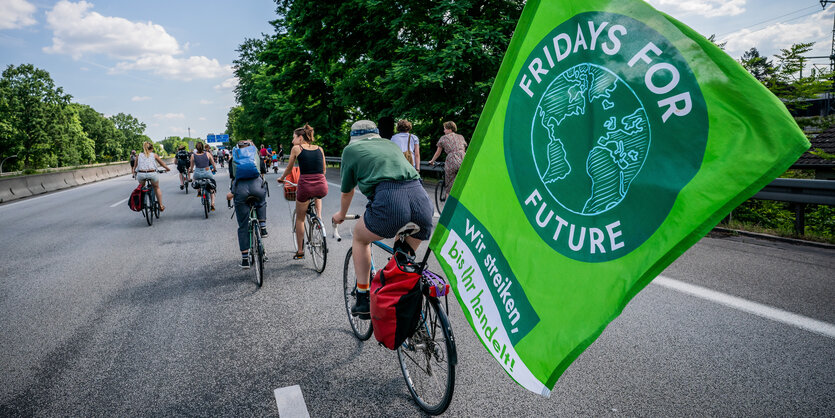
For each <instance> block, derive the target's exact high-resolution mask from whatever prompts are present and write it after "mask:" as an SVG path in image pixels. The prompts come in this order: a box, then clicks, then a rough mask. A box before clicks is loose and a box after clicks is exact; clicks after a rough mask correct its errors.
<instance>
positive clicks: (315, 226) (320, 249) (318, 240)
mask: <svg viewBox="0 0 835 418" xmlns="http://www.w3.org/2000/svg"><path fill="white" fill-rule="evenodd" d="M307 219H308V220H309V221H310V222H308V224H307V231H306V232H307V246H308V247H309V249H310V257H311V258H312V259H313V267H314V268H315V269H316V272H317V273H321V272H323V271H325V265H326V264H327V263H328V245H327V243H326V242H325V228H324V227H323V226H322V221H321V220H320V219H319V218H307Z"/></svg>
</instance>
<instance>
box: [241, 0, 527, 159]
mask: <svg viewBox="0 0 835 418" xmlns="http://www.w3.org/2000/svg"><path fill="white" fill-rule="evenodd" d="M277 5H278V7H277V14H278V18H277V19H276V20H274V21H273V22H272V25H273V26H274V28H275V32H274V33H273V34H271V35H265V36H264V37H263V38H261V39H247V40H246V41H245V42H244V43H242V44H241V46H240V47H239V48H238V54H239V56H238V59H237V60H236V61H235V71H236V75H237V77H238V79H239V84H238V87H237V89H236V98H237V100H238V103H239V105H240V106H239V107H236V108H233V109H231V110H230V112H229V120H228V122H227V132H228V133H229V134H230V136H231V137H233V138H235V140H238V139H241V138H250V139H255V140H256V142H257V141H258V140H259V139H264V140H266V142H269V143H272V144H275V142H277V141H280V142H282V143H284V145H285V146H286V145H288V144H289V141H290V139H291V136H290V133H291V131H292V129H294V128H297V127H299V126H301V125H302V124H304V123H309V124H310V125H311V126H313V127H314V128H315V129H316V135H317V137H318V138H319V139H320V141H321V142H322V144H323V146H324V147H325V149H326V152H328V153H329V154H338V153H339V152H340V151H341V149H342V147H343V146H344V144H345V143H347V141H348V128H349V126H350V124H351V122H353V121H354V120H357V119H371V120H375V121H379V120H381V119H382V118H388V119H389V120H392V119H396V118H401V117H405V118H408V119H410V120H411V121H412V122H413V124H414V126H415V128H414V131H413V132H415V133H416V134H417V135H419V136H422V137H425V138H437V137H439V136H440V135H441V133H442V128H441V124H442V123H443V121H445V120H453V121H455V122H456V123H457V125H458V127H459V131H460V132H462V133H464V134H465V135H467V134H468V133H470V134H471V133H472V131H473V130H474V129H475V125H476V123H477V121H478V117H479V115H480V114H481V110H482V108H483V106H484V103H485V102H486V100H487V95H488V93H489V90H490V87H491V85H492V82H493V79H494V77H495V75H496V73H497V72H498V69H499V65H500V64H501V60H502V57H503V54H504V51H505V50H506V49H507V46H508V44H509V42H510V37H511V35H512V33H513V30H514V27H515V25H516V21H517V20H518V18H519V15H520V14H521V11H522V8H523V6H524V2H523V1H520V0H516V1H508V0H501V1H500V0H460V1H455V2H449V1H437V0H399V1H387V2H383V1H380V0H352V1H345V2H340V3H337V4H336V5H333V6H327V7H325V6H323V5H322V4H321V3H320V2H316V1H312V0H295V1H284V0H279V1H278V2H277ZM424 145H425V146H426V147H427V148H428V145H429V144H428V141H424Z"/></svg>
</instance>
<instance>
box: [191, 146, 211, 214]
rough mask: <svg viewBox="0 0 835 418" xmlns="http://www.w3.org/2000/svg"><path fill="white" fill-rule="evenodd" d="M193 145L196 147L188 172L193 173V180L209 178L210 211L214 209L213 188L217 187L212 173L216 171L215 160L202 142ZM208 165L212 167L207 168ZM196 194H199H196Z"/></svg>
mask: <svg viewBox="0 0 835 418" xmlns="http://www.w3.org/2000/svg"><path fill="white" fill-rule="evenodd" d="M194 147H195V148H196V151H195V153H194V154H191V164H190V165H189V168H188V172H189V173H194V176H193V177H194V180H199V179H208V180H209V183H210V186H209V191H210V192H211V196H212V211H214V210H215V190H216V189H217V182H215V176H214V173H217V166H216V165H215V160H214V157H212V154H210V153H208V152H206V151H205V150H204V148H203V143H202V142H200V141H198V142H197V143H195V144H194ZM209 167H212V169H211V170H209ZM198 196H200V195H199V194H198Z"/></svg>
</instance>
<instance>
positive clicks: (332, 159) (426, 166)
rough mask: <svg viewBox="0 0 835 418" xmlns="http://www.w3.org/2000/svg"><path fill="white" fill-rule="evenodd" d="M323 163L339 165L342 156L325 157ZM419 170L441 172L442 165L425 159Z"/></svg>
mask: <svg viewBox="0 0 835 418" xmlns="http://www.w3.org/2000/svg"><path fill="white" fill-rule="evenodd" d="M325 163H327V164H329V165H341V164H342V158H341V157H325ZM420 171H428V172H433V173H443V172H444V169H443V168H442V167H436V166H432V165H429V164H427V163H426V162H425V161H421V162H420Z"/></svg>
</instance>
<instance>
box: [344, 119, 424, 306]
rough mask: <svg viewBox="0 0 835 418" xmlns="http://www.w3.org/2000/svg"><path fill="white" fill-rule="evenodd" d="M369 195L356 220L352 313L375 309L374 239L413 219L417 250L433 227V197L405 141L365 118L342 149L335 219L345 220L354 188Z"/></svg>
mask: <svg viewBox="0 0 835 418" xmlns="http://www.w3.org/2000/svg"><path fill="white" fill-rule="evenodd" d="M355 187H358V188H359V189H360V192H362V194H364V195H365V196H366V197H367V198H368V204H367V205H366V210H365V214H364V215H363V216H362V217H361V218H360V219H359V221H357V223H356V224H355V225H354V237H353V243H352V248H353V261H354V270H355V272H356V276H357V302H356V305H354V306H353V307H352V308H351V314H352V315H354V316H359V317H361V318H368V316H369V314H370V299H369V294H368V290H369V287H370V284H369V276H370V274H371V247H370V246H371V243H372V242H374V241H379V240H382V239H384V238H393V237H394V236H395V235H396V234H397V231H398V230H399V229H400V228H402V227H403V226H404V225H406V224H407V223H409V222H414V223H415V224H417V225H418V226H419V227H420V231H419V232H418V233H416V234H414V235H412V236H410V237H407V238H406V242H407V243H408V244H409V246H410V247H412V250H417V248H418V246H419V245H420V243H421V241H424V240H426V239H429V236H430V235H431V232H432V215H433V213H434V211H433V209H432V201H430V200H429V196H428V195H427V194H426V191H425V190H424V189H423V184H422V183H421V181H420V175H419V174H418V172H417V170H415V167H414V166H413V165H412V164H410V163H409V161H407V160H406V159H405V158H403V152H402V151H401V150H400V147H399V146H398V145H397V144H395V143H394V142H391V141H390V140H388V139H384V138H381V137H380V134H379V130H378V129H377V125H375V124H374V122H371V121H368V120H361V121H358V122H356V123H354V124H353V125H351V142H350V143H349V144H348V146H346V147H345V149H344V150H343V151H342V187H341V190H342V200H341V205H340V210H339V212H337V213H335V214H334V215H333V223H335V224H341V223H342V222H343V221H344V220H345V216H346V214H347V213H348V209H349V208H350V206H351V200H352V199H353V198H354V188H355Z"/></svg>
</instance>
